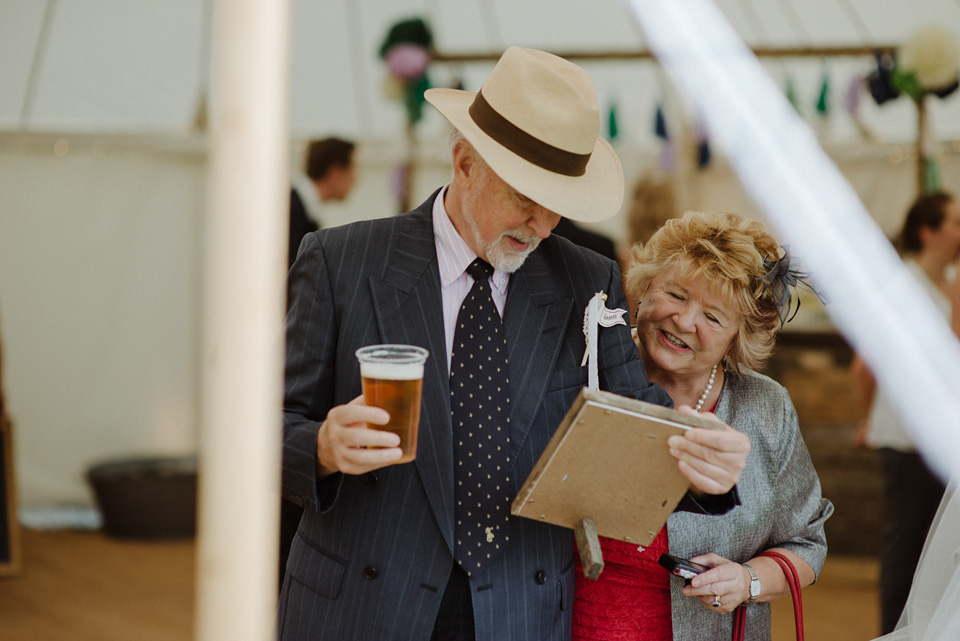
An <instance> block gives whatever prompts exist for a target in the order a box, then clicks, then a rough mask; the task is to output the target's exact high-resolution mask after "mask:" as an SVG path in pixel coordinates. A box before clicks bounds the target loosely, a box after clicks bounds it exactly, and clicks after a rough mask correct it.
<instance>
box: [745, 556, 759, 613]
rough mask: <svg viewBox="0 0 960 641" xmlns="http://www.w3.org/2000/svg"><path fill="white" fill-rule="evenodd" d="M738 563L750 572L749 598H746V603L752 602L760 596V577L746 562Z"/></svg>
mask: <svg viewBox="0 0 960 641" xmlns="http://www.w3.org/2000/svg"><path fill="white" fill-rule="evenodd" d="M740 565H742V566H743V567H745V568H747V572H749V573H750V598H749V599H747V603H753V602H754V601H756V600H757V597H759V596H760V577H758V576H757V573H756V572H755V571H754V570H753V568H752V567H750V566H749V565H748V564H746V563H741V564H740Z"/></svg>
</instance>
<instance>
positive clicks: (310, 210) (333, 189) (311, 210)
mask: <svg viewBox="0 0 960 641" xmlns="http://www.w3.org/2000/svg"><path fill="white" fill-rule="evenodd" d="M354 148H355V145H354V143H353V142H351V141H349V140H343V139H341V138H332V137H331V138H324V139H322V140H313V141H311V142H310V144H309V145H308V146H307V153H306V160H305V162H304V174H305V175H303V176H301V177H300V179H298V180H297V181H295V183H294V185H293V188H292V189H291V190H290V244H289V251H288V261H287V267H288V268H289V267H290V265H293V261H294V259H296V257H297V250H298V249H299V248H300V242H301V241H302V240H303V237H304V236H306V235H307V234H309V233H310V232H312V231H317V230H318V229H319V228H320V224H321V223H322V220H321V219H320V211H319V210H320V207H321V205H322V204H323V203H325V202H333V201H340V200H345V199H346V198H347V196H349V195H350V191H351V190H352V189H353V185H354V183H355V182H356V179H357V169H356V165H355V163H354V157H353V156H354V153H353V152H354Z"/></svg>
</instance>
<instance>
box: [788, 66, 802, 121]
mask: <svg viewBox="0 0 960 641" xmlns="http://www.w3.org/2000/svg"><path fill="white" fill-rule="evenodd" d="M786 94H787V100H789V101H790V104H791V105H793V108H794V109H796V111H797V113H801V112H800V101H799V100H797V90H796V89H795V88H794V86H793V76H789V75H788V76H787V87H786Z"/></svg>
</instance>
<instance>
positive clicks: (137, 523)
mask: <svg viewBox="0 0 960 641" xmlns="http://www.w3.org/2000/svg"><path fill="white" fill-rule="evenodd" d="M87 480H88V481H89V482H90V485H91V486H92V487H93V491H94V495H95V496H96V500H97V506H98V507H99V508H100V514H101V516H102V517H103V531H104V532H105V533H106V534H109V535H110V536H115V537H121V538H135V539H178V538H189V537H193V536H194V535H195V534H196V531H197V459H196V457H195V456H184V457H151V458H130V459H124V460H117V461H108V462H105V463H101V464H98V465H94V466H92V467H90V468H89V469H88V470H87Z"/></svg>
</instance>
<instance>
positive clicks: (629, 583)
mask: <svg viewBox="0 0 960 641" xmlns="http://www.w3.org/2000/svg"><path fill="white" fill-rule="evenodd" d="M600 547H601V548H602V550H603V564H604V568H603V572H601V573H600V578H599V579H597V580H596V581H593V580H591V579H588V578H586V577H585V576H584V575H583V569H582V568H581V567H580V556H579V555H575V556H576V557H577V593H576V598H574V600H573V641H670V640H671V639H673V629H672V625H671V624H672V621H671V616H670V573H669V572H667V571H666V570H665V569H664V568H663V567H662V566H661V565H660V564H659V563H658V562H657V561H658V560H659V559H660V555H661V554H663V553H665V552H667V528H666V527H664V528H663V529H661V530H660V532H659V533H658V534H657V536H656V538H654V540H653V542H652V543H651V544H650V545H649V546H647V547H646V548H644V549H643V551H642V552H641V551H639V550H638V546H637V545H636V544H634V543H625V542H623V541H615V540H613V539H608V538H606V537H602V536H601V537H600Z"/></svg>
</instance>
